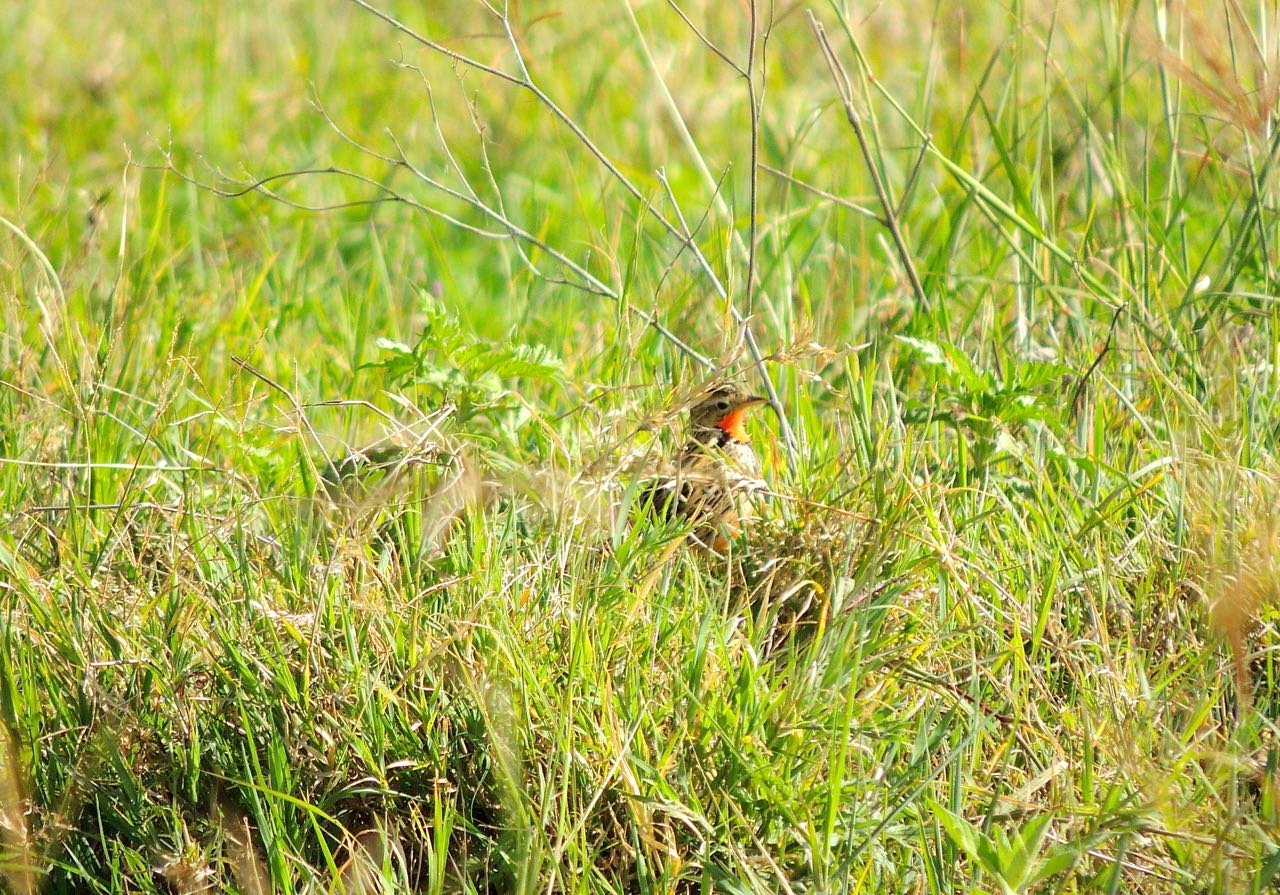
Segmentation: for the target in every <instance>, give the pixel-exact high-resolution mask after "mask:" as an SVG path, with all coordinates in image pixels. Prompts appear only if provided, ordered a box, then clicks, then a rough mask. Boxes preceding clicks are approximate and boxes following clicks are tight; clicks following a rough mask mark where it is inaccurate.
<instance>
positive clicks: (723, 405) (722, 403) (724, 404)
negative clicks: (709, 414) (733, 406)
mask: <svg viewBox="0 0 1280 895" xmlns="http://www.w3.org/2000/svg"><path fill="white" fill-rule="evenodd" d="M728 409H729V402H728V401H726V400H725V399H724V398H721V399H720V400H719V401H717V402H716V410H728Z"/></svg>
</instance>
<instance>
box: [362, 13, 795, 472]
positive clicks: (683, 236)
mask: <svg viewBox="0 0 1280 895" xmlns="http://www.w3.org/2000/svg"><path fill="white" fill-rule="evenodd" d="M351 2H352V3H354V4H356V5H357V6H359V7H360V8H361V9H364V10H365V11H367V12H369V13H371V14H373V15H374V16H376V17H378V18H379V19H381V20H382V21H384V22H386V23H387V24H388V25H390V26H391V27H393V28H394V29H396V30H397V31H399V32H400V33H401V34H403V35H405V36H406V37H408V38H409V39H410V40H412V41H414V42H415V43H418V44H419V45H421V46H423V47H426V48H427V49H430V50H432V51H434V52H437V53H441V54H442V55H444V56H446V57H448V58H449V59H452V60H453V61H454V62H457V63H459V64H461V65H464V66H467V67H469V68H472V69H475V70H477V71H481V72H484V73H485V74H489V75H492V76H494V77H497V78H500V79H501V80H503V81H506V82H507V83H509V84H513V85H515V86H518V87H521V88H523V89H525V90H527V91H528V92H529V93H530V94H532V95H533V97H534V98H535V99H537V101H538V102H539V103H540V104H541V105H542V106H543V107H544V108H546V109H547V111H549V112H550V113H551V114H552V115H553V116H554V117H555V118H556V119H557V120H558V121H559V122H560V123H561V124H562V125H564V126H565V127H566V128H568V130H569V132H570V133H572V134H573V136H574V137H575V138H576V139H577V140H578V142H579V143H581V144H582V146H583V147H584V148H585V149H586V150H587V151H588V152H589V153H590V154H591V155H592V156H593V157H595V159H596V160H597V161H598V162H599V163H600V164H601V165H602V166H603V167H604V169H605V170H606V171H608V173H609V174H610V176H611V177H613V179H614V180H616V181H617V182H618V183H619V184H620V185H621V186H622V188H623V189H624V190H625V191H626V192H627V193H628V194H629V195H630V196H631V197H632V198H633V199H634V200H635V201H636V202H638V203H639V204H640V205H641V206H642V208H643V210H644V211H645V213H646V214H649V215H650V216H652V217H653V219H654V220H655V221H657V222H658V223H659V224H660V225H661V226H662V228H663V229H665V230H666V231H667V232H668V233H669V234H670V235H671V236H674V237H675V238H676V239H679V240H681V241H682V242H683V243H684V244H685V245H686V246H687V247H688V248H689V249H690V251H691V252H692V254H693V256H694V258H695V259H696V260H697V261H698V264H699V266H700V267H701V268H702V270H703V272H704V273H705V274H706V275H707V277H708V279H709V280H710V281H711V284H712V288H713V289H714V290H715V292H716V294H717V295H718V296H720V298H721V299H722V300H724V301H726V303H727V304H728V306H729V310H730V313H731V314H732V316H733V318H734V320H735V321H736V322H737V323H738V324H739V325H740V326H741V327H742V328H743V330H744V342H745V344H746V346H747V350H748V352H749V353H750V354H751V357H752V360H753V361H754V366H755V367H756V370H757V373H758V375H759V376H760V378H761V381H762V383H763V385H764V388H765V394H766V395H767V396H768V398H769V403H770V405H771V406H772V407H773V409H774V412H775V413H776V414H777V416H778V420H779V422H780V425H781V428H782V433H783V436H784V441H785V443H786V445H787V449H788V454H789V456H791V457H792V458H793V459H794V454H795V435H794V433H793V432H792V430H791V426H790V424H789V423H788V421H787V417H786V413H785V411H784V409H783V407H782V402H781V400H780V399H779V398H778V392H777V389H776V388H775V387H774V384H773V380H772V377H771V376H770V375H769V371H768V370H767V369H766V368H765V364H764V355H763V353H762V352H761V351H760V346H759V343H758V342H757V341H756V338H755V335H754V333H752V331H751V327H750V325H749V317H748V316H747V315H744V314H743V313H742V312H741V311H740V310H739V309H738V308H737V306H736V305H735V304H734V302H733V301H732V300H731V299H729V295H728V290H726V289H725V286H724V284H723V283H722V282H720V279H719V278H718V277H717V276H716V274H715V271H714V270H713V269H712V267H711V265H710V263H709V262H708V261H707V259H706V257H705V256H704V255H703V253H702V251H701V250H700V249H699V248H698V246H697V245H696V243H694V242H693V241H692V237H691V236H690V235H689V231H688V227H687V226H685V227H683V228H681V227H677V225H676V224H675V222H673V221H672V220H671V219H670V218H668V217H667V216H666V215H664V214H663V213H662V211H661V210H660V209H658V208H655V207H654V206H653V203H651V202H650V201H649V199H648V197H646V196H645V194H644V193H643V192H642V191H641V190H640V189H639V187H637V186H636V184H635V183H634V182H632V180H631V179H630V178H629V177H627V175H626V174H624V173H623V172H622V170H621V169H620V168H619V167H618V166H617V165H616V164H615V163H614V162H613V161H612V159H610V158H609V156H608V155H606V154H605V152H604V151H603V150H602V149H601V148H600V147H599V146H598V145H597V144H596V143H595V141H594V140H592V139H591V137H590V136H589V135H588V134H587V133H586V131H585V130H583V128H582V127H581V126H580V125H579V124H578V123H577V122H576V121H575V120H574V119H573V118H572V117H571V116H570V115H569V114H568V113H567V112H565V111H564V109H562V108H561V107H560V106H559V105H558V104H557V103H556V102H555V100H553V99H552V98H551V97H550V96H549V95H548V94H547V93H546V91H544V90H543V89H542V88H541V87H540V86H538V84H537V82H535V81H534V80H533V77H532V75H531V74H530V72H529V66H528V64H527V63H526V61H525V58H524V51H523V50H522V49H521V46H520V42H519V41H518V40H517V39H516V37H515V34H514V32H513V31H512V28H511V21H510V17H509V16H508V15H507V14H506V13H505V12H503V11H499V10H497V9H495V8H494V7H492V6H489V5H488V4H486V7H487V8H488V9H489V11H490V12H491V13H492V14H493V15H494V16H495V17H496V18H497V19H498V20H499V22H500V23H501V24H502V27H503V30H504V32H505V34H506V36H507V40H508V43H509V45H510V47H511V51H512V54H513V56H514V58H515V60H516V64H517V66H518V67H519V70H520V74H519V75H512V74H508V73H507V72H504V71H502V70H500V69H496V68H494V67H492V66H489V65H485V64H484V63H482V62H479V61H478V60H475V59H472V58H471V57H469V56H466V55H464V54H462V53H459V52H457V51H455V50H450V49H449V48H447V47H445V46H444V45H442V44H440V43H439V42H437V41H434V40H432V39H431V38H429V37H427V36H426V35H424V34H422V33H420V32H418V31H416V30H414V29H413V28H410V27H409V26H408V25H406V24H404V23H403V22H401V21H400V20H399V19H396V18H395V17H394V16H392V15H390V14H389V13H387V12H385V11H383V10H381V9H379V8H378V7H376V6H374V5H373V4H371V3H369V2H367V0H351ZM753 5H754V0H753ZM628 10H630V7H629V6H628ZM754 37H755V34H754V25H753V34H752V39H753V46H754ZM753 163H754V159H753ZM669 338H674V337H671V336H669ZM685 353H686V354H689V356H690V357H694V358H695V359H697V358H699V357H701V356H700V355H697V353H696V352H693V350H692V349H691V348H688V347H687V346H686V350H685ZM702 361H703V363H702V366H704V367H707V368H710V367H712V366H713V365H712V364H711V362H710V361H707V360H706V359H705V358H702Z"/></svg>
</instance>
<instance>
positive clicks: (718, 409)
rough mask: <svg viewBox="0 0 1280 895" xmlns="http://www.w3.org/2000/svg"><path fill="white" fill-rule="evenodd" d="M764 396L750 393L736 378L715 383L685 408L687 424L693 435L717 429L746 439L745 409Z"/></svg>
mask: <svg viewBox="0 0 1280 895" xmlns="http://www.w3.org/2000/svg"><path fill="white" fill-rule="evenodd" d="M765 400H766V399H765V398H762V397H760V396H759V395H753V394H751V393H750V392H748V391H747V390H746V389H745V388H743V387H742V386H741V385H738V384H737V383H736V382H727V383H725V384H723V385H717V386H715V387H714V388H712V389H711V390H710V391H708V392H707V393H706V394H705V395H704V396H703V397H702V398H700V399H699V400H698V403H696V404H694V405H693V406H692V407H691V408H690V409H689V425H690V427H691V428H692V429H693V431H694V433H695V435H696V434H698V433H700V432H703V433H715V432H716V431H717V430H719V431H720V432H724V433H725V434H726V435H728V436H729V437H730V438H732V439H733V440H734V441H746V440H747V432H746V429H744V428H743V422H744V421H745V420H746V416H747V411H748V410H750V409H751V408H752V407H754V406H756V405H757V404H763V403H765Z"/></svg>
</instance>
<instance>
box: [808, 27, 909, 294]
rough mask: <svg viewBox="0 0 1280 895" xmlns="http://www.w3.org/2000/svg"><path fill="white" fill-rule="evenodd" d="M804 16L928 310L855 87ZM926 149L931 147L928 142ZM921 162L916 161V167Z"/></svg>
mask: <svg viewBox="0 0 1280 895" xmlns="http://www.w3.org/2000/svg"><path fill="white" fill-rule="evenodd" d="M805 15H806V16H808V18H809V27H811V28H812V29H813V34H814V36H815V37H816V38H817V40H818V47H819V49H821V50H822V56H823V58H824V59H825V60H826V62H827V69H828V70H829V71H830V72H831V80H832V82H833V83H834V84H835V88H836V94H837V95H838V96H839V97H840V104H841V105H842V106H843V107H844V114H845V118H846V119H848V121H849V126H850V127H852V128H853V135H854V137H856V138H857V141H858V149H859V151H860V152H861V153H862V158H863V161H865V162H866V165H867V173H868V174H869V175H870V177H871V186H872V187H873V188H874V189H875V192H876V198H877V199H878V200H879V201H880V208H881V210H882V214H881V216H880V223H881V224H883V225H884V227H885V229H886V230H888V231H889V237H890V238H891V239H892V240H893V245H894V248H895V249H897V252H898V259H899V260H900V261H901V262H902V267H903V269H904V270H905V272H906V274H907V280H908V282H910V284H911V290H912V292H914V293H915V296H916V301H918V302H919V303H920V306H921V307H922V308H924V309H926V310H928V308H929V307H930V305H929V297H928V296H927V295H926V294H925V291H924V285H923V284H922V283H921V282H920V275H919V274H918V273H916V265H915V261H913V260H912V258H911V251H910V249H908V248H907V241H906V239H904V238H903V236H902V228H901V226H899V224H898V215H897V212H896V211H895V210H894V203H893V200H892V199H891V198H890V196H889V189H888V187H887V186H886V185H885V182H884V178H883V176H881V173H880V167H879V165H877V164H876V160H875V156H874V155H873V154H872V152H871V147H870V145H869V144H868V143H867V135H866V131H865V130H864V129H863V127H862V116H860V115H859V114H858V110H857V108H855V107H854V104H853V85H852V83H851V82H850V81H849V75H848V73H847V72H846V71H845V69H844V65H842V64H841V62H840V59H839V58H838V57H837V56H836V53H835V50H833V49H832V48H831V42H830V41H828V40H827V32H826V30H825V29H824V28H823V27H822V23H821V22H819V21H818V19H817V18H816V17H815V16H814V14H813V11H812V10H805ZM925 145H926V148H927V146H928V144H927V143H926V144H925ZM918 164H919V163H918V162H917V165H918Z"/></svg>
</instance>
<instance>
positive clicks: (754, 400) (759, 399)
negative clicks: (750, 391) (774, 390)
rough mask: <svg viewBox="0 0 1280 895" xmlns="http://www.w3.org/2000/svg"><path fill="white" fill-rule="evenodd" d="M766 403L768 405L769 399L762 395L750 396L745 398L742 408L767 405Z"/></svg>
mask: <svg viewBox="0 0 1280 895" xmlns="http://www.w3.org/2000/svg"><path fill="white" fill-rule="evenodd" d="M768 403H769V399H768V398H766V397H764V396H763V395H752V396H751V397H749V398H747V400H745V401H743V402H742V406H743V407H752V406H754V405H756V404H768Z"/></svg>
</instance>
